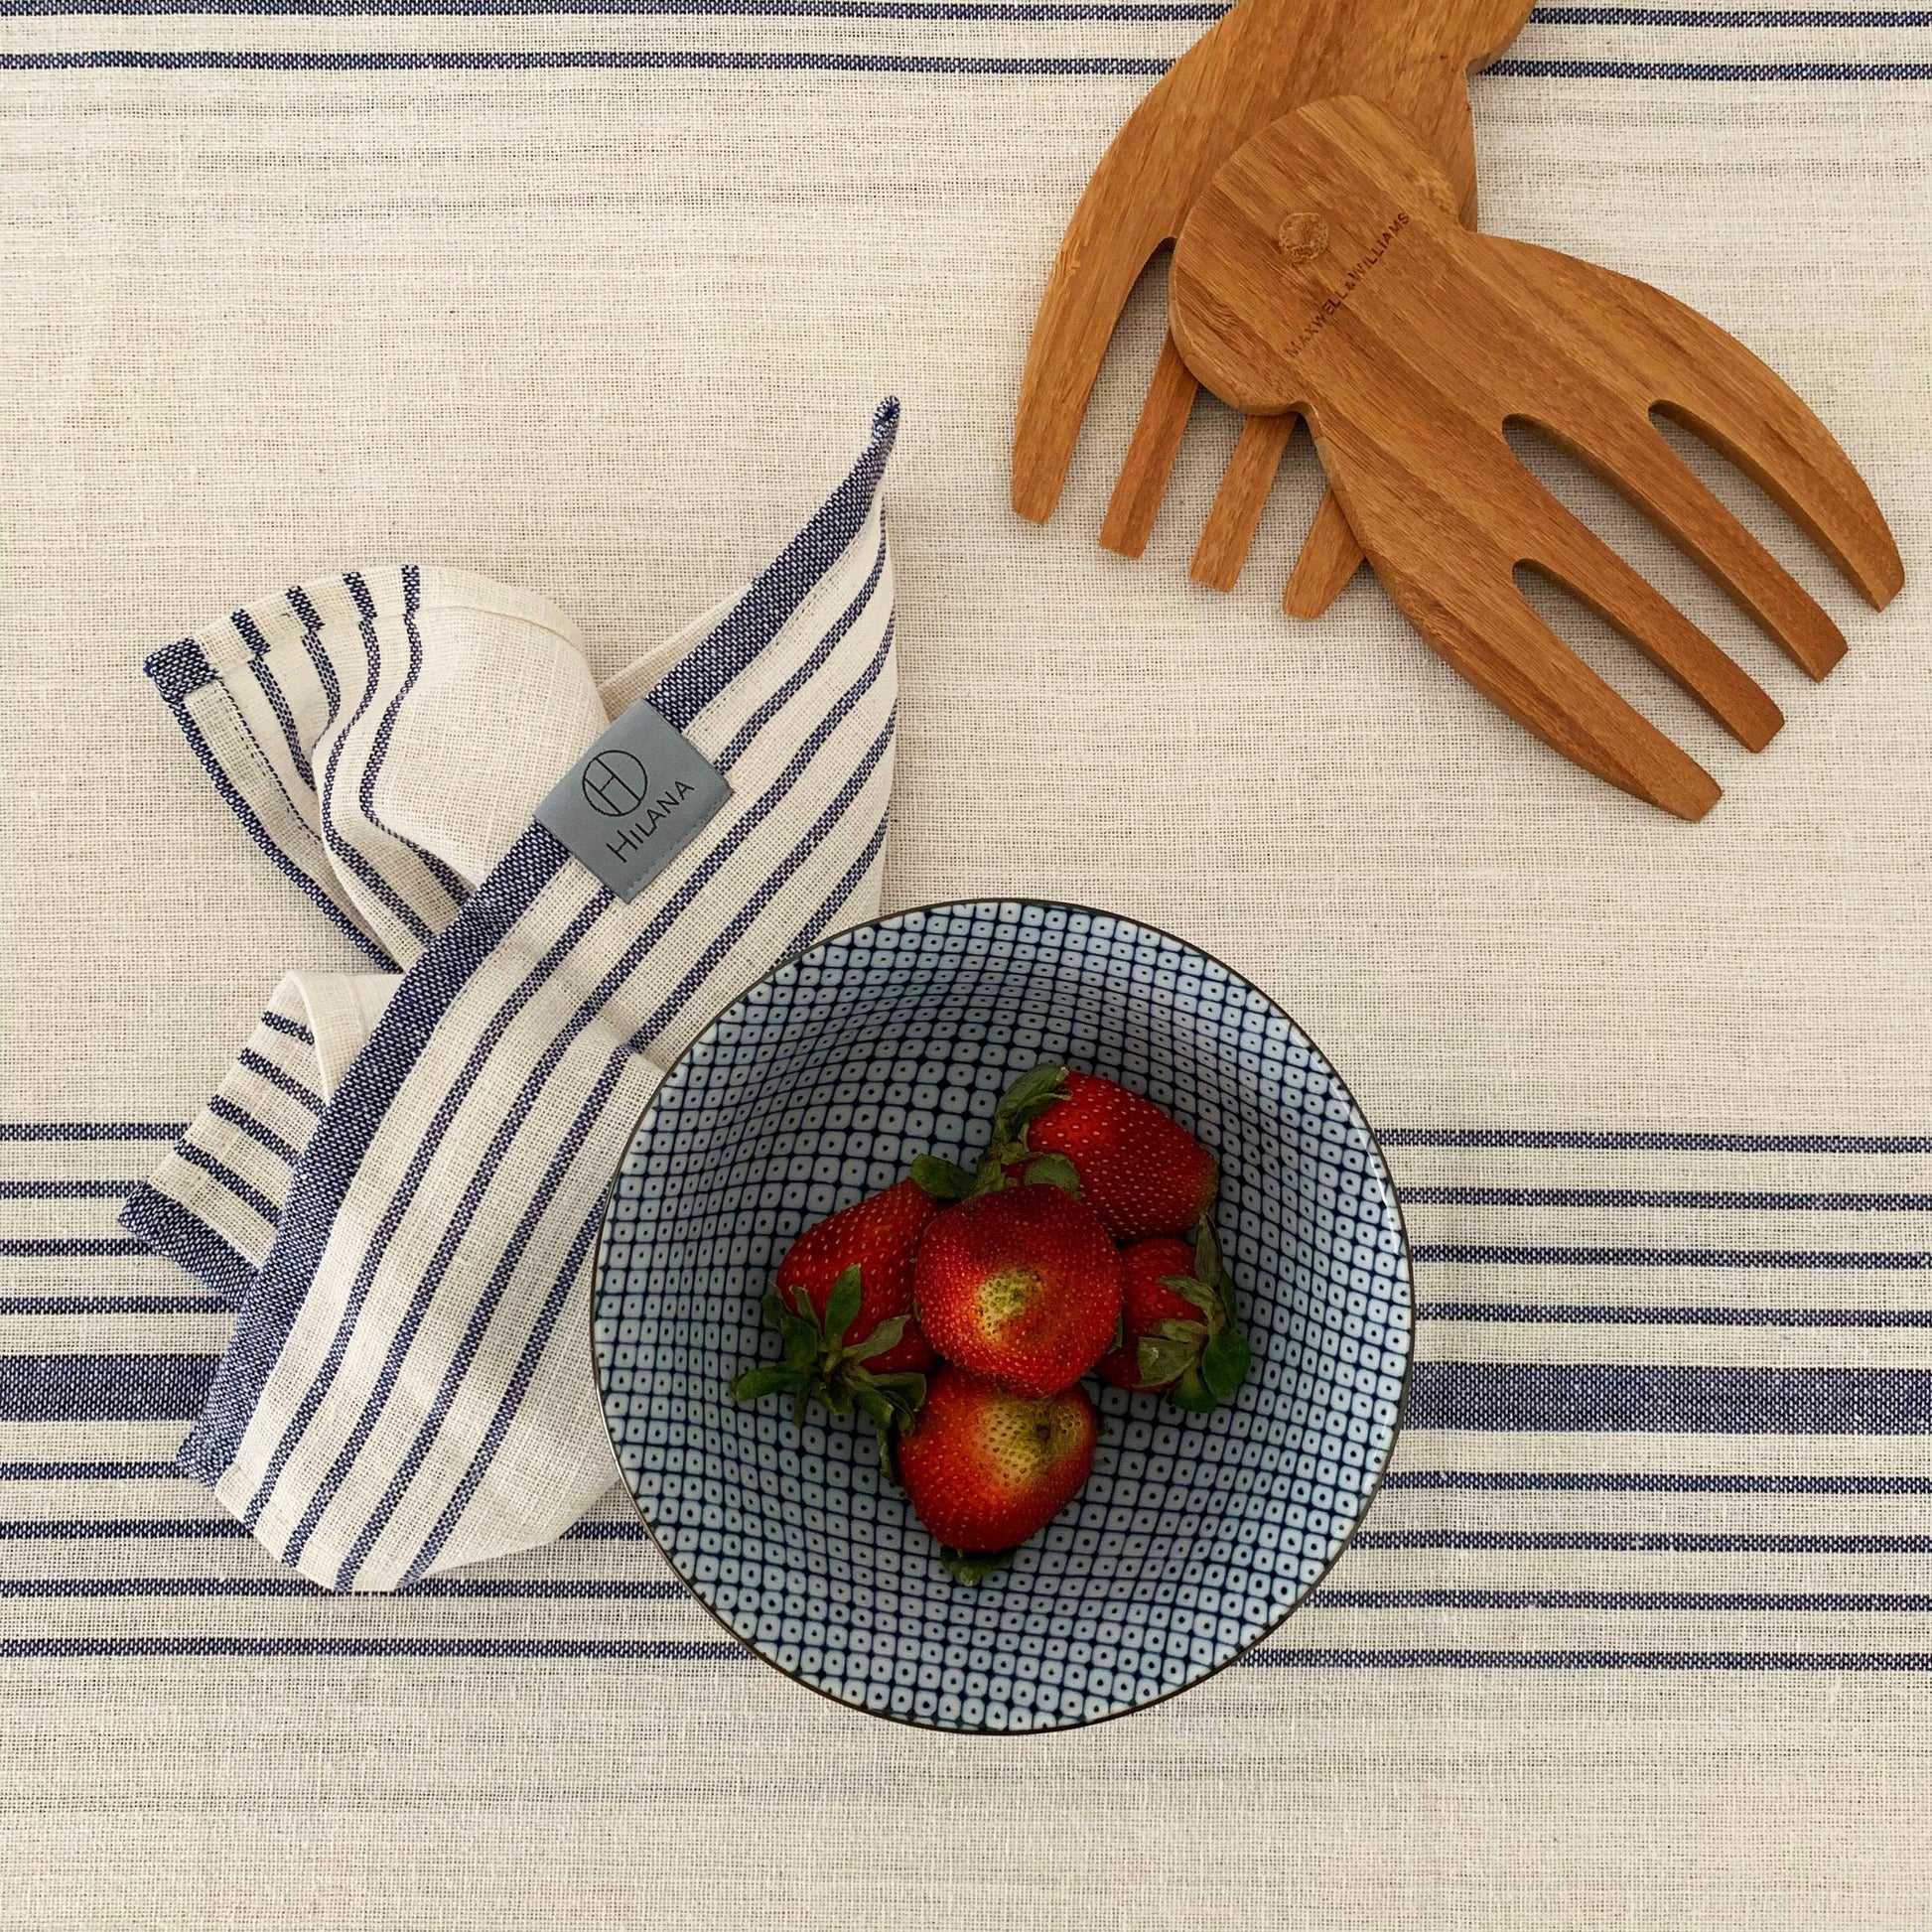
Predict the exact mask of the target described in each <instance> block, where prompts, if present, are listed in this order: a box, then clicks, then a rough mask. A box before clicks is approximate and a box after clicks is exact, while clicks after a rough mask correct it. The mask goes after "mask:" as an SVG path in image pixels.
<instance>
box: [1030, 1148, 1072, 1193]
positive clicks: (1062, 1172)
mask: <svg viewBox="0 0 1932 1932" xmlns="http://www.w3.org/2000/svg"><path fill="white" fill-rule="evenodd" d="M1027 1184H1028V1185H1029V1186H1030V1187H1041V1186H1044V1187H1063V1188H1065V1190H1066V1191H1067V1192H1068V1193H1069V1194H1075V1195H1077V1194H1078V1193H1079V1191H1080V1170H1079V1169H1078V1168H1076V1167H1075V1166H1074V1165H1073V1163H1072V1162H1071V1161H1069V1160H1068V1159H1067V1158H1066V1156H1065V1155H1064V1154H1036V1155H1035V1156H1034V1158H1033V1159H1032V1160H1031V1161H1029V1162H1028V1163H1027Z"/></svg>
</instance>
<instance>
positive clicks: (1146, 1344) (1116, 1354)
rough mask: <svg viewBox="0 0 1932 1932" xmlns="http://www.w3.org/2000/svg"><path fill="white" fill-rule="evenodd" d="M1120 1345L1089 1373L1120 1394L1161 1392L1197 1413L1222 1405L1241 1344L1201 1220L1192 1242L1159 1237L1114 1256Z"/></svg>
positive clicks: (1240, 1364) (1243, 1372)
mask: <svg viewBox="0 0 1932 1932" xmlns="http://www.w3.org/2000/svg"><path fill="white" fill-rule="evenodd" d="M1121 1272H1122V1276H1123V1281H1122V1290H1121V1340H1120V1343H1119V1345H1118V1346H1116V1347H1114V1348H1112V1349H1110V1350H1109V1351H1108V1352H1107V1353H1106V1354H1105V1355H1104V1356H1102V1358H1101V1360H1100V1364H1099V1367H1098V1369H1097V1370H1096V1373H1097V1374H1099V1376H1100V1377H1101V1379H1102V1380H1103V1381H1108V1382H1112V1383H1113V1384H1114V1385H1115V1386H1116V1387H1117V1388H1122V1389H1165V1390H1167V1391H1168V1392H1169V1393H1170V1395H1171V1397H1172V1399H1173V1401H1174V1402H1175V1403H1176V1404H1177V1405H1178V1406H1179V1407H1181V1408H1183V1409H1192V1410H1196V1411H1198V1412H1201V1413H1205V1412H1206V1411H1208V1410H1210V1409H1212V1408H1214V1407H1215V1406H1216V1404H1218V1403H1221V1402H1224V1401H1226V1400H1227V1398H1228V1397H1229V1396H1231V1395H1232V1394H1233V1393H1234V1392H1235V1390H1236V1389H1238V1388H1239V1387H1240V1386H1241V1384H1242V1382H1243V1381H1244V1380H1245V1379H1246V1377H1247V1373H1248V1362H1249V1354H1248V1344H1247V1341H1246V1339H1245V1338H1244V1337H1243V1335H1242V1334H1241V1331H1240V1330H1239V1329H1238V1328H1237V1327H1236V1326H1235V1325H1234V1283H1233V1282H1232V1281H1231V1280H1230V1279H1229V1277H1228V1274H1227V1271H1226V1270H1225V1269H1224V1268H1223V1267H1222V1266H1221V1255H1220V1248H1219V1245H1218V1243H1217V1242H1216V1241H1215V1239H1214V1230H1213V1229H1212V1228H1211V1227H1210V1226H1209V1225H1208V1224H1207V1222H1206V1221H1205V1220H1203V1221H1202V1222H1201V1224H1200V1227H1199V1230H1198V1231H1197V1232H1196V1234H1195V1236H1194V1245H1193V1246H1192V1247H1189V1246H1188V1245H1187V1243H1186V1242H1184V1241H1175V1240H1173V1239H1172V1238H1170V1237H1168V1236H1159V1237H1157V1238H1156V1239H1154V1240H1152V1241H1138V1242H1136V1243H1135V1244H1134V1246H1133V1247H1131V1248H1129V1249H1128V1250H1127V1252H1126V1253H1125V1254H1124V1255H1122V1256H1121Z"/></svg>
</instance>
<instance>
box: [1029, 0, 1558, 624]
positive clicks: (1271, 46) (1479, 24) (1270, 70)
mask: <svg viewBox="0 0 1932 1932" xmlns="http://www.w3.org/2000/svg"><path fill="white" fill-rule="evenodd" d="M1529 11H1530V0H1239V4H1238V5H1237V6H1236V7H1235V8H1234V9H1233V10H1232V11H1231V12H1230V13H1228V14H1227V15H1226V16H1225V17H1224V18H1223V19H1221V20H1220V21H1218V22H1217V23H1216V24H1215V25H1214V26H1213V27H1211V28H1210V29H1209V30H1208V31H1207V33H1205V34H1204V35H1203V36H1202V37H1201V38H1200V40H1198V41H1197V42H1196V43H1195V44H1194V46H1193V47H1191V48H1190V49H1189V50H1188V51H1187V52H1186V53H1185V54H1184V55H1182V56H1181V58H1180V59H1179V60H1178V61H1177V62H1175V64H1174V65H1173V68H1172V69H1169V71H1168V72H1167V74H1166V75H1164V76H1163V78H1162V79H1161V81H1160V83H1159V84H1158V85H1157V86H1156V87H1155V88H1154V90H1153V91H1152V92H1151V93H1150V94H1149V95H1148V96H1147V98H1146V99H1145V100H1143V101H1142V102H1141V104H1140V106H1139V107H1137V108H1136V109H1135V110H1134V113H1133V115H1132V116H1131V117H1130V118H1129V120H1128V122H1127V124H1126V125H1125V126H1124V127H1123V128H1122V129H1121V131H1120V133H1119V134H1118V135H1116V136H1115V137H1114V141H1113V145H1112V146H1111V147H1109V148H1108V150H1107V152H1106V154H1105V155H1104V156H1102V158H1101V161H1100V165H1099V167H1097V168H1096V169H1095V170H1094V172H1093V179H1092V180H1091V181H1089V182H1088V184H1087V188H1086V192H1085V194H1083V195H1082V196H1081V198H1080V205H1079V207H1078V208H1076V209H1075V210H1074V215H1073V219H1072V220H1071V221H1070V222H1069V223H1068V224H1067V229H1066V233H1065V235H1064V237H1063V238H1062V239H1061V242H1060V251H1059V255H1058V257H1057V259H1056V260H1055V261H1054V263H1053V268H1052V273H1051V275H1050V276H1049V277H1048V280H1047V284H1046V293H1045V295H1044V296H1043V297H1042V298H1041V300H1040V305H1039V315H1038V318H1037V319H1036V320H1035V324H1034V335H1033V344H1032V346H1031V347H1030V348H1029V350H1028V353H1027V367H1026V372H1025V374H1024V376H1023V377H1022V379H1021V387H1020V413H1019V418H1018V422H1017V425H1016V429H1015V435H1014V445H1013V506H1014V508H1015V509H1017V510H1018V511H1019V512H1020V514H1021V515H1022V516H1026V517H1031V518H1032V519H1033V520H1034V521H1035V523H1043V522H1045V521H1046V519H1047V518H1048V517H1049V516H1050V515H1051V514H1052V512H1053V505H1054V504H1055V503H1056V502H1057V501H1058V500H1059V494H1060V488H1061V485H1062V484H1063V483H1064V482H1065V480H1066V471H1067V465H1068V464H1069V462H1070V461H1071V460H1072V456H1073V446H1074V443H1075V442H1076V441H1077V439H1078V437H1079V433H1080V422H1081V418H1082V417H1083V416H1084V415H1085V414H1086V407H1087V398H1088V396H1089V395H1090V394H1091V393H1092V390H1093V384H1094V379H1095V377H1096V376H1097V375H1098V374H1099V371H1100V363H1101V359H1102V357H1103V356H1104V355H1105V354H1106V351H1107V345H1108V343H1109V342H1110V341H1111V340H1112V337H1113V333H1114V327H1115V325H1116V324H1117V323H1118V322H1119V320H1120V315H1121V311H1122V309H1123V308H1124V307H1125V306H1126V303H1127V298H1128V296H1129V295H1130V294H1131V293H1132V292H1133V289H1134V285H1135V283H1136V282H1137V281H1138V280H1139V279H1140V275H1141V271H1142V270H1143V269H1144V268H1145V267H1146V266H1147V264H1148V262H1149V261H1150V260H1151V259H1152V257H1153V256H1154V255H1155V253H1156V252H1157V251H1158V250H1159V249H1160V248H1162V247H1163V246H1165V245H1166V244H1167V243H1168V242H1170V241H1172V240H1173V238H1174V236H1175V235H1177V234H1178V233H1179V232H1180V226H1181V223H1182V222H1183V221H1184V220H1185V219H1186V218H1187V210H1188V209H1189V208H1190V207H1192V206H1193V203H1194V198H1195V197H1196V196H1197V195H1199V194H1200V192H1201V191H1202V189H1204V188H1205V187H1206V186H1207V184H1208V183H1209V182H1210V181H1211V180H1212V179H1213V177H1214V174H1215V171H1216V170H1217V169H1218V168H1219V167H1220V166H1221V164H1222V162H1224V161H1225V160H1226V159H1227V158H1228V157H1229V156H1230V155H1231V154H1233V153H1234V151H1235V150H1236V149H1237V148H1239V147H1240V146H1241V145H1242V143H1243V142H1245V141H1247V140H1248V139H1249V138H1250V137H1251V136H1253V135H1255V134H1258V133H1260V131H1261V130H1262V129H1263V128H1264V127H1266V126H1268V125H1269V123H1270V122H1272V121H1276V120H1279V119H1280V118H1281V117H1282V116H1283V115H1284V114H1287V113H1290V112H1292V111H1293V110H1294V109H1295V108H1297V107H1300V106H1303V105H1305V104H1307V103H1308V102H1310V101H1313V100H1320V99H1322V98H1324V97H1325V96H1327V95H1330V94H1362V95H1366V96H1367V97H1368V98H1370V99H1372V100H1380V101H1383V102H1385V103H1386V104H1387V105H1388V106H1389V107H1390V108H1392V109H1393V110H1394V111H1395V112H1396V113H1398V114H1400V115H1401V116H1402V117H1403V118H1404V119H1406V120H1408V121H1409V122H1411V123H1413V124H1414V125H1415V126H1416V127H1417V128H1418V129H1419V130H1420V132H1421V133H1422V136H1423V138H1424V139H1425V140H1426V141H1427V142H1428V143H1429V144H1430V146H1431V147H1432V148H1433V149H1434V151H1435V153H1436V155H1437V157H1438V159H1439V161H1440V162H1441V164H1442V166H1443V167H1444V168H1446V169H1447V170H1448V172H1449V179H1450V180H1451V181H1452V182H1454V184H1455V188H1456V195H1457V198H1458V201H1459V204H1460V207H1461V210H1462V214H1463V218H1464V219H1466V220H1468V221H1470V222H1473V221H1474V219H1475V194H1476V177H1475V147H1474V138H1473V134H1472V132H1471V129H1470V124H1469V98H1468V89H1467V85H1466V80H1467V76H1468V75H1469V73H1471V72H1472V71H1474V70H1475V69H1479V68H1483V67H1486V66H1488V65H1489V63H1490V62H1492V61H1494V60H1496V59H1497V58H1499V57H1500V55H1501V54H1502V52H1503V50H1504V49H1505V48H1506V47H1508V45H1509V44H1510V42H1511V41H1513V40H1514V39H1515V38H1516V36H1517V34H1518V33H1519V32H1520V31H1521V29H1522V26H1523V22H1524V21H1525V20H1526V19H1527V18H1528V17H1529ZM1195 388H1196V384H1195V381H1194V378H1193V377H1192V375H1190V374H1189V373H1188V371H1187V369H1186V367H1185V366H1184V365H1183V363H1182V362H1181V360H1180V358H1179V356H1178V355H1176V354H1175V352H1174V345H1173V341H1172V339H1170V340H1169V341H1168V342H1167V343H1166V344H1165V345H1163V348H1162V351H1161V359H1160V361H1159V363H1158V364H1157V366H1156V368H1155V372H1154V379H1153V384H1152V386H1151V387H1150V388H1149V390H1148V394H1147V400H1146V402H1145V403H1144V404H1143V406H1142V409H1141V419H1140V424H1139V426H1138V427H1137V428H1136V430H1135V432H1134V437H1133V441H1132V444H1131V445H1130V447H1129V450H1128V453H1127V461H1126V463H1125V464H1124V465H1123V467H1122V469H1121V473H1120V479H1119V482H1118V483H1116V484H1115V486H1114V494H1113V501H1112V503H1111V504H1110V505H1109V507H1108V510H1107V516H1106V520H1105V522H1104V524H1103V525H1102V528H1101V535H1100V541H1101V542H1102V543H1103V544H1104V545H1105V546H1106V547H1107V548H1108V549H1110V550H1114V551H1117V552H1119V553H1120V554H1121V555H1122V556H1127V557H1138V556H1139V555H1140V554H1141V552H1142V551H1143V550H1144V549H1145V548H1146V546H1147V540H1148V535H1149V533H1150V531H1151V530H1152V529H1153V527H1154V517H1155V512H1156V511H1157V510H1158V509H1159V508H1160V506H1161V498H1162V496H1163V495H1164V493H1165V492H1166V490H1167V486H1168V476H1169V473H1170V472H1171V471H1172V469H1173V460H1174V453H1175V451H1176V450H1177V449H1178V448H1179V444H1180V437H1181V432H1182V431H1183V430H1184V429H1185V428H1186V426H1187V417H1188V413H1189V411H1190V410H1191V409H1192V407H1193V402H1194V393H1195ZM1294 428H1295V420H1294V418H1293V417H1292V416H1286V417H1283V416H1276V417H1263V418H1257V419H1253V420H1250V421H1249V422H1248V423H1247V424H1246V425H1244V427H1243V429H1242V433H1241V441H1240V443H1239V445H1238V446H1237V447H1236V449H1235V452H1234V455H1233V457H1232V459H1231V460H1230V461H1229V464H1228V468H1227V472H1226V475H1225V476H1224V477H1223V478H1222V481H1221V486H1220V490H1219V493H1218V494H1217V495H1216V497H1215V499H1214V507H1213V509H1212V511H1211V512H1210V513H1209V516H1208V520H1207V525H1206V528H1205V529H1204V530H1203V532H1202V534H1201V540H1200V546H1199V548H1198V549H1197V550H1196V551H1195V553H1194V563H1193V575H1194V576H1195V578H1197V579H1198V580H1199V581H1200V582H1202V583H1204V584H1209V585H1212V586H1213V587H1214V588H1216V589H1219V590H1231V589H1232V588H1233V587H1234V583H1235V579H1236V578H1237V577H1238V576H1239V575H1240V573H1241V566H1242V564H1243V563H1244V562H1245V561H1246V559H1247V554H1248V548H1249V546H1250V544H1252V542H1253V541H1254V534H1255V529H1256V526H1257V525H1258V524H1259V522H1260V521H1261V513H1262V510H1263V509H1264V507H1265V506H1266V504H1267V500H1268V491H1269V489H1270V487H1271V485H1272V484H1273V483H1274V480H1275V472H1276V470H1277V469H1278V468H1279V466H1280V464H1281V460H1282V456H1283V453H1284V452H1285V451H1286V449H1287V447H1288V442H1289V438H1290V436H1291V435H1292V434H1293V432H1294ZM1360 562H1361V551H1360V549H1359V548H1358V547H1357V545H1356V543H1355V540H1354V538H1353V537H1352V536H1351V535H1350V533H1349V530H1348V526H1347V524H1346V522H1345V521H1344V520H1343V518H1342V516H1341V515H1340V513H1339V511H1338V510H1337V509H1336V507H1335V503H1334V500H1333V498H1332V496H1329V497H1326V498H1324V499H1323V501H1322V505H1321V508H1320V510H1319V511H1318V512H1317V513H1316V516H1315V519H1314V522H1313V524H1312V526H1311V528H1310V531H1309V534H1308V537H1307V539H1306V541H1305V542H1304V544H1303V548H1302V555H1301V558H1300V560H1299V562H1298V563H1297V565H1296V568H1295V575H1294V577H1293V578H1292V579H1291V580H1290V585H1289V591H1288V595H1287V597H1286V598H1285V599H1284V604H1285V606H1286V608H1287V609H1288V610H1289V611H1291V612H1292V613H1295V614H1296V615H1299V616H1302V617H1310V618H1312V617H1318V616H1319V615H1320V613H1321V612H1322V611H1324V610H1325V609H1326V608H1327V607H1328V605H1329V604H1330V603H1332V602H1333V600H1334V599H1335V597H1336V596H1338V595H1339V594H1340V592H1341V590H1342V588H1343V586H1344V585H1346V584H1347V582H1348V580H1349V578H1350V577H1352V576H1353V575H1354V572H1355V568H1356V566H1357V565H1358V564H1359V563H1360Z"/></svg>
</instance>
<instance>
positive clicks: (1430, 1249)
mask: <svg viewBox="0 0 1932 1932" xmlns="http://www.w3.org/2000/svg"><path fill="white" fill-rule="evenodd" d="M1409 1259H1410V1260H1411V1261H1414V1262H1417V1263H1419V1264H1423V1265H1428V1264H1430V1263H1436V1264H1439V1265H1443V1266H1464V1267H1478V1268H1813V1269H1826V1268H1846V1269H1852V1270H1856V1271H1863V1272H1866V1273H1870V1272H1874V1271H1875V1272H1880V1273H1893V1272H1900V1271H1904V1272H1912V1271H1917V1270H1921V1269H1927V1268H1932V1253H1924V1252H1921V1251H1919V1250H1916V1249H1910V1248H1906V1249H1834V1248H1566V1247H1541V1246H1533V1245H1527V1244H1518V1243H1512V1242H1502V1243H1494V1244H1492V1243H1488V1242H1481V1241H1414V1242H1411V1243H1410V1245H1409Z"/></svg>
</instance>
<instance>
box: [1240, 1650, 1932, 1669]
mask: <svg viewBox="0 0 1932 1932" xmlns="http://www.w3.org/2000/svg"><path fill="white" fill-rule="evenodd" d="M1235 1662H1236V1663H1238V1664H1246V1665H1249V1666H1250V1667H1255V1668H1260V1669H1264V1670H1265V1669H1269V1668H1274V1669H1277V1670H1802V1671H1835V1670H1837V1671H1923V1670H1932V1653H1927V1652H1924V1651H1906V1650H1901V1651H1889V1650H1460V1649H1449V1648H1443V1649H1436V1650H1359V1649H1358V1650H1316V1649H1313V1648H1309V1649H1302V1648H1297V1647H1293V1646H1288V1645H1284V1646H1283V1647H1282V1648H1280V1649H1264V1650H1250V1651H1248V1652H1247V1653H1246V1654H1245V1655H1244V1656H1241V1657H1237V1658H1236V1659H1235Z"/></svg>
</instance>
